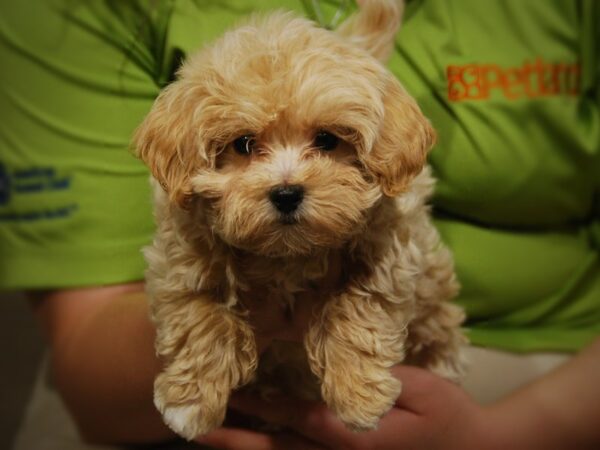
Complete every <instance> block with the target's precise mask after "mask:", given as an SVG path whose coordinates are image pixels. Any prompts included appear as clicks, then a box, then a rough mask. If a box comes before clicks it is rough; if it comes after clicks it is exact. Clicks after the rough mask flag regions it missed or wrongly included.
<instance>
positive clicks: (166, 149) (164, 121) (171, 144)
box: [133, 81, 209, 207]
mask: <svg viewBox="0 0 600 450" xmlns="http://www.w3.org/2000/svg"><path fill="white" fill-rule="evenodd" d="M197 97H198V93H197V92H194V89H193V88H192V89H186V88H185V86H183V82H181V81H179V82H175V83H173V84H171V85H169V86H167V88H165V90H163V91H162V93H161V94H160V95H159V96H158V98H157V99H156V101H155V102H154V105H153V107H152V109H151V110H150V113H149V114H148V115H147V116H146V118H145V119H144V121H143V122H142V124H141V125H140V126H139V127H138V129H137V130H136V133H135V135H134V139H133V144H134V146H135V153H136V155H137V156H138V157H139V158H141V159H142V161H144V163H146V165H147V166H148V167H149V168H150V171H151V172H152V175H153V176H154V178H156V180H157V181H158V182H159V183H160V185H161V186H162V188H163V189H164V190H165V191H166V192H167V194H168V196H169V199H170V200H171V201H172V202H175V203H177V204H178V205H179V206H181V207H185V206H186V204H187V201H188V199H189V198H190V197H191V186H190V176H192V175H193V174H194V173H195V172H197V171H198V170H200V169H201V168H203V167H206V166H207V165H208V164H209V160H208V155H207V153H206V148H205V146H204V145H203V142H202V139H201V130H200V127H199V126H194V117H196V116H197V114H195V112H196V110H197V108H198V107H199V104H200V102H198V101H197V100H198V98H197Z"/></svg>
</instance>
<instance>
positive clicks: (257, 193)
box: [135, 0, 464, 439]
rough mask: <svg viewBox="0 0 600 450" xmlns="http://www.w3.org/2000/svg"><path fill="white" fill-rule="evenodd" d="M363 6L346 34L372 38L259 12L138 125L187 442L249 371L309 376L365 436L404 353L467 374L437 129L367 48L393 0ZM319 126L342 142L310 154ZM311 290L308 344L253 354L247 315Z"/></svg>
mask: <svg viewBox="0 0 600 450" xmlns="http://www.w3.org/2000/svg"><path fill="white" fill-rule="evenodd" d="M366 3H367V4H368V5H366V6H365V7H364V9H363V11H362V13H361V14H363V16H361V15H360V14H359V16H358V17H357V18H356V19H351V20H352V21H353V22H352V23H349V24H347V25H345V26H344V27H343V30H342V34H343V35H345V36H347V35H348V33H359V34H361V33H362V35H363V36H366V37H365V39H362V40H360V39H358V41H360V42H362V43H363V44H364V45H362V48H361V47H360V43H359V44H356V45H355V44H354V43H353V42H352V40H349V39H348V38H347V37H344V36H341V35H339V34H336V33H333V32H330V31H327V30H323V29H320V28H318V27H317V26H315V25H314V24H312V23H311V22H309V21H307V20H305V19H301V18H297V17H294V16H293V15H290V14H287V13H275V14H272V15H270V16H267V17H262V18H261V17H255V18H253V19H251V20H250V21H249V22H248V23H247V24H246V25H244V26H241V27H239V28H237V29H235V30H233V31H230V32H228V33H226V34H225V35H224V37H223V38H222V39H220V40H219V41H217V42H216V43H215V44H214V45H212V46H210V47H207V48H205V49H204V50H202V51H200V52H199V53H198V54H197V55H195V56H193V57H192V58H190V60H189V61H188V62H187V63H186V64H185V65H184V66H183V68H182V69H181V71H180V74H179V79H178V81H176V82H175V83H173V84H172V85H170V86H169V87H167V88H166V89H165V90H164V91H163V93H162V94H161V95H160V96H159V98H158V99H157V101H156V103H155V105H154V107H153V109H152V111H151V112H150V113H149V115H148V117H147V118H146V120H145V121H144V123H143V124H142V125H141V126H140V128H139V129H138V131H137V134H136V138H135V141H136V147H137V151H138V154H139V156H140V157H141V158H142V159H143V160H144V161H145V162H146V163H147V164H148V166H149V167H150V169H151V170H152V173H153V175H154V178H155V179H156V183H155V184H154V186H155V211H156V212H155V214H156V221H157V225H158V230H157V233H156V237H155V240H154V243H153V245H152V246H151V247H149V248H148V249H147V250H146V258H147V260H148V264H149V269H148V271H147V289H148V293H149V295H150V298H151V302H152V303H151V305H152V315H153V319H154V322H155V324H156V327H157V339H156V347H157V352H158V354H159V356H160V357H161V358H162V360H163V361H164V370H163V372H162V373H161V374H160V375H159V376H158V377H157V379H156V383H155V403H156V405H157V407H158V409H159V410H160V411H161V412H162V413H163V416H164V418H165V421H166V422H167V423H168V424H169V426H171V427H172V428H173V429H174V430H175V431H176V432H178V433H179V434H181V435H182V436H185V437H187V438H190V439H191V438H193V437H195V436H196V435H198V434H203V433H207V432H208V431H210V430H212V429H213V428H215V427H217V426H218V425H219V424H220V423H221V422H222V420H223V417H224V413H225V408H226V404H227V400H228V398H229V395H230V392H231V391H232V390H234V389H237V388H239V387H241V386H243V385H245V384H248V383H249V382H250V381H252V380H256V384H260V383H261V382H262V383H263V384H271V385H273V384H275V385H276V384H280V385H281V386H283V385H284V384H285V385H287V387H286V388H285V389H287V390H288V391H289V392H290V391H291V392H292V393H296V394H297V395H302V396H311V395H312V394H311V392H312V393H313V394H314V386H311V383H313V384H315V380H316V385H319V386H320V394H321V396H322V398H323V399H324V400H325V401H326V402H327V404H328V405H329V406H330V407H331V408H332V409H333V410H334V411H335V412H336V414H337V415H338V416H339V417H340V419H341V420H343V421H344V422H345V423H346V424H347V425H348V426H349V427H351V428H352V429H357V430H362V429H372V428H374V427H376V425H377V422H378V419H379V418H380V417H381V416H382V415H383V414H385V412H386V411H387V410H388V409H389V408H390V407H391V406H392V404H393V402H394V400H395V399H396V397H397V396H398V394H399V392H400V389H401V385H400V383H399V382H398V381H397V380H396V379H394V378H393V377H392V376H391V374H390V370H389V369H390V367H391V366H393V365H394V364H397V363H399V362H402V361H406V362H409V363H414V364H419V365H422V366H424V367H427V368H429V369H431V370H433V371H436V372H437V373H439V374H440V375H442V376H445V377H447V378H450V379H457V378H458V377H459V375H460V373H461V370H462V362H461V361H460V360H459V358H458V347H459V346H460V345H461V344H462V343H463V342H464V338H463V336H462V334H461V333H460V331H459V325H460V323H461V322H462V319H463V317H462V313H461V311H460V310H459V309H458V308H457V307H456V306H454V305H452V304H451V303H448V300H450V299H451V298H452V297H454V296H455V294H456V292H457V289H458V287H457V283H456V280H455V277H454V272H453V267H452V258H451V256H450V254H449V252H448V251H447V250H446V249H445V248H444V247H443V246H442V245H441V243H440V240H439V236H438V233H437V231H436V230H435V228H434V227H433V226H432V224H431V222H430V219H429V215H428V210H427V206H426V204H425V202H426V199H427V198H428V196H429V195H430V193H431V190H432V186H433V180H432V178H431V176H430V173H429V170H428V169H427V168H426V167H425V156H426V153H427V151H428V150H429V148H430V147H431V145H432V143H433V140H434V133H433V131H432V129H431V126H430V125H429V123H428V121H427V120H426V119H425V118H424V117H423V115H422V114H421V112H420V110H419V108H418V106H417V105H416V103H415V102H414V100H413V99H412V98H411V97H410V96H409V95H408V94H407V93H406V91H405V90H404V89H403V88H402V86H401V85H400V84H399V83H398V81H397V80H396V79H395V78H394V77H393V76H392V75H391V74H390V73H389V72H388V71H387V70H386V69H385V68H384V66H383V65H382V64H381V63H380V62H379V61H378V60H377V59H376V58H375V57H374V56H376V57H378V58H379V57H381V56H382V55H383V54H385V53H386V51H385V48H386V45H387V46H389V45H390V40H391V39H392V37H393V31H395V29H396V27H397V23H398V18H399V14H400V8H398V7H396V8H395V9H394V8H392V9H391V10H390V9H385V8H388V7H389V5H390V4H391V3H390V2H389V1H375V0H371V1H367V2H366ZM378 5H379V6H378ZM377 8H384V9H382V10H379V12H378V10H377ZM384 10H385V11H392V13H393V16H392V17H388V19H389V20H387V21H386V20H383V21H382V20H379V19H381V18H382V17H387V16H386V15H385V14H384V15H382V11H384ZM369 17H371V19H372V18H373V17H374V18H378V17H379V19H377V20H371V19H369ZM369 24H371V25H369ZM382 25H385V26H386V27H387V28H385V29H384V30H382V31H381V36H380V38H379V39H375V37H376V36H377V27H380V26H382ZM349 30H354V31H353V32H351V31H349ZM358 41H357V42H358ZM369 52H371V54H370V53H369ZM320 130H327V131H328V132H331V133H334V134H335V135H337V136H338V137H339V138H341V141H340V144H339V145H338V147H337V148H336V149H335V150H333V151H331V152H323V151H320V150H319V149H316V148H315V146H314V144H313V141H314V136H315V134H316V133H318V132H319V131H320ZM249 134H251V135H253V136H254V138H255V139H256V148H255V150H254V151H253V153H252V154H251V155H240V154H238V153H236V152H235V151H234V149H233V148H232V145H231V143H232V141H233V140H234V139H236V138H237V137H239V136H241V135H249ZM278 185H301V186H303V188H304V190H305V197H304V200H303V201H302V204H301V205H300V206H299V208H298V210H297V211H295V212H294V213H293V214H292V215H291V216H290V217H287V219H286V221H282V217H281V214H280V213H279V212H278V211H277V210H276V208H274V206H273V204H272V203H271V202H270V200H269V192H270V191H271V189H272V188H273V187H274V186H278ZM307 296H311V297H313V298H317V299H318V305H319V308H318V312H317V314H316V315H315V317H314V319H313V321H312V323H311V324H310V326H309V330H308V332H307V334H306V336H305V340H304V348H303V349H295V350H290V351H288V350H286V346H290V345H291V346H293V344H277V345H274V346H273V348H272V349H270V350H267V352H266V354H265V355H263V356H262V358H261V361H260V363H259V359H258V355H257V350H256V343H255V332H256V331H257V330H253V329H252V327H251V326H250V324H249V320H248V317H249V313H250V312H251V311H252V310H253V308H255V307H257V305H260V307H263V308H264V307H267V308H290V309H291V308H293V305H294V304H295V303H296V302H298V301H302V299H303V298H306V297H307ZM258 331H260V330H258ZM282 349H283V350H282ZM287 369H289V370H287ZM309 370H310V372H309ZM286 373H288V374H289V379H288V380H287V381H286V380H284V378H286V375H285V374H286ZM274 374H277V375H276V376H275V375H274ZM294 380H296V381H294Z"/></svg>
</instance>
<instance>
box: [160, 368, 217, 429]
mask: <svg viewBox="0 0 600 450" xmlns="http://www.w3.org/2000/svg"><path fill="white" fill-rule="evenodd" d="M180 392H185V394H186V397H187V396H188V395H189V397H187V398H186V399H185V400H183V399H182V397H181V395H179V393H180ZM208 394H209V393H208V392H206V393H203V392H201V391H200V389H199V388H198V383H194V384H193V385H190V386H182V385H180V384H179V385H177V384H170V383H169V381H168V380H167V378H166V377H164V376H162V375H159V377H158V378H157V379H156V382H155V384H154V405H155V406H156V408H157V409H158V410H159V411H160V413H161V414H162V416H163V420H164V421H165V423H166V424H167V426H168V427H169V428H171V430H173V431H174V432H175V433H177V434H178V435H180V436H182V437H184V438H185V439H187V440H192V439H194V438H196V437H198V436H201V435H203V434H206V433H208V432H210V431H212V430H214V429H215V428H217V427H219V426H220V425H221V424H222V423H223V420H224V419H225V411H226V407H227V397H228V396H227V395H225V396H221V395H214V394H215V392H213V395H208ZM223 398H224V400H223Z"/></svg>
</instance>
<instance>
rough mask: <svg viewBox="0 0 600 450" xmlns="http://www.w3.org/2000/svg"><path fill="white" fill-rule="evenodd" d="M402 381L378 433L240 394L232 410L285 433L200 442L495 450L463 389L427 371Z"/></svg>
mask: <svg viewBox="0 0 600 450" xmlns="http://www.w3.org/2000/svg"><path fill="white" fill-rule="evenodd" d="M392 372H393V374H394V376H396V377H398V378H399V379H400V380H402V382H403V390H402V393H401V394H400V397H399V398H398V400H397V401H396V404H395V405H394V407H393V408H392V410H391V411H389V412H388V413H387V414H386V415H385V416H384V417H383V418H382V419H381V420H380V422H379V427H378V429H377V430H375V431H369V432H366V433H354V432H351V431H349V430H348V429H347V428H346V427H345V426H344V425H343V424H342V422H340V421H339V420H338V419H337V418H336V417H335V415H334V414H333V412H331V411H330V410H329V409H327V407H326V406H325V405H324V404H322V403H315V402H306V401H301V400H295V399H285V400H283V399H281V400H279V401H276V402H266V401H264V400H261V399H259V398H257V397H254V396H252V397H251V396H247V395H241V394H236V395H234V397H233V398H232V401H231V403H230V405H231V407H232V408H234V409H236V410H238V411H240V412H242V413H244V414H248V415H252V416H257V417H259V418H261V419H263V420H265V421H266V422H268V423H272V424H276V425H279V426H281V427H283V428H285V429H286V431H282V432H280V433H275V434H267V433H260V432H256V431H250V430H246V429H241V428H220V429H218V430H216V431H214V432H212V433H210V434H208V435H206V436H202V437H201V438H199V440H198V442H201V443H203V444H208V445H211V446H213V447H216V448H221V449H239V450H259V449H260V450H267V449H269V450H270V449H283V448H285V449H290V450H293V449H303V450H304V449H306V450H307V449H336V450H337V449H340V450H343V449H360V450H363V449H364V450H369V449H415V448H418V449H431V450H434V449H444V450H452V449H460V450H468V449H471V448H474V449H479V450H481V449H487V448H490V445H489V442H488V443H487V444H486V440H489V439H490V436H489V434H487V433H486V432H487V430H486V425H485V423H486V418H487V414H486V412H485V410H484V408H483V407H481V406H479V405H477V404H476V403H474V402H473V401H472V400H471V399H470V398H469V397H468V396H467V394H466V393H465V392H464V391H463V390H462V389H461V388H459V387H458V386H456V385H454V384H452V383H450V382H448V381H446V380H444V379H442V378H440V377H437V376H436V375H433V374H431V373H429V372H427V371H425V370H423V369H418V368H415V367H408V366H397V367H394V368H393V369H392Z"/></svg>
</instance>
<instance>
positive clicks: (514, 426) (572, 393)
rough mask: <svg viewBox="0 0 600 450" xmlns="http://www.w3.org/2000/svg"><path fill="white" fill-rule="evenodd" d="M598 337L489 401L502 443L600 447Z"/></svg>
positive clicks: (515, 446)
mask: <svg viewBox="0 0 600 450" xmlns="http://www.w3.org/2000/svg"><path fill="white" fill-rule="evenodd" d="M598 380H600V339H596V341H594V342H593V343H592V344H591V345H590V346H589V347H587V348H586V349H585V350H583V351H582V352H581V353H580V354H579V355H577V356H576V357H574V358H573V359H572V360H571V361H570V362H569V363H567V364H565V365H564V366H562V367H560V368H559V369H558V370H556V371H554V372H552V373H550V374H549V375H547V376H545V377H543V378H541V379H539V380H537V381H536V382H534V383H532V384H530V385H528V386H526V387H524V388H523V389H521V390H519V391H517V392H516V393H514V394H513V395H511V396H509V397H508V398H506V399H505V400H503V401H501V402H499V403H497V404H496V405H494V406H492V407H491V409H490V411H489V413H490V423H491V424H494V425H493V428H494V429H495V430H496V433H497V434H496V440H497V441H498V442H500V443H501V446H502V448H513V449H521V448H523V449H528V450H535V449H544V450H547V449H571V448H578V449H586V448H600V428H599V427H598V423H599V421H600V401H599V399H600V383H599V382H598Z"/></svg>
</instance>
